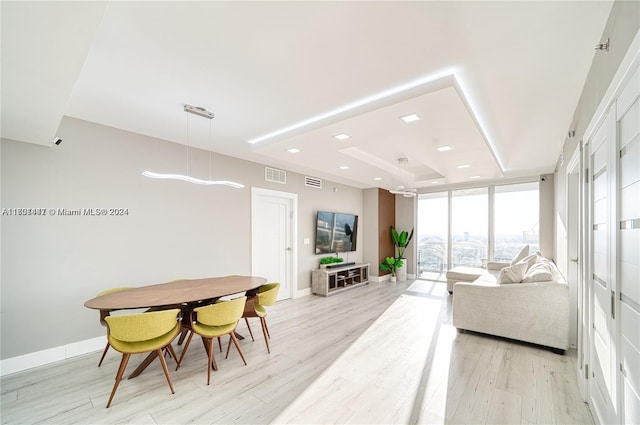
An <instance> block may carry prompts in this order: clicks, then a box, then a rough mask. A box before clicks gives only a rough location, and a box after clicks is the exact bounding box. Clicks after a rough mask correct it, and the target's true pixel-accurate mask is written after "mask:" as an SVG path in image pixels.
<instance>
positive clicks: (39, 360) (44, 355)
mask: <svg viewBox="0 0 640 425" xmlns="http://www.w3.org/2000/svg"><path fill="white" fill-rule="evenodd" d="M105 344H106V337H105V336H99V337H96V338H91V339H86V340H84V341H78V342H74V343H71V344H67V345H61V346H59V347H53V348H47V349H46V350H42V351H36V352H34V353H28V354H24V355H22V356H16V357H11V358H9V359H4V360H0V376H5V375H9V374H11V373H16V372H21V371H23V370H27V369H31V368H34V367H38V366H43V365H46V364H49V363H54V362H58V361H60V360H65V359H68V358H71V357H76V356H80V355H83V354H88V353H92V352H94V351H99V350H102V349H103V348H104V346H105Z"/></svg>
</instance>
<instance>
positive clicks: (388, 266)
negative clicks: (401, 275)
mask: <svg viewBox="0 0 640 425" xmlns="http://www.w3.org/2000/svg"><path fill="white" fill-rule="evenodd" d="M403 264H404V263H403V262H402V260H401V259H400V258H393V257H387V258H385V260H384V261H383V262H382V263H380V270H382V271H383V272H388V271H390V272H391V282H395V281H396V270H397V269H398V267H402V266H403Z"/></svg>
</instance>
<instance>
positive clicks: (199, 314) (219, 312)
mask: <svg viewBox="0 0 640 425" xmlns="http://www.w3.org/2000/svg"><path fill="white" fill-rule="evenodd" d="M246 301H247V297H239V298H235V299H233V300H230V301H218V302H216V303H214V304H210V305H207V306H203V307H197V308H194V309H193V312H192V313H191V317H190V319H189V321H188V322H186V321H183V326H185V325H186V326H188V328H189V330H190V331H191V332H190V333H189V338H187V342H186V343H185V344H184V348H183V349H182V353H181V354H180V360H178V366H177V367H176V370H178V368H179V367H180V364H181V363H182V359H183V358H184V355H185V354H186V353H187V349H188V348H189V344H190V343H191V338H193V334H194V333H196V334H198V335H200V336H201V337H202V338H203V339H204V341H205V342H206V344H205V347H206V348H207V353H208V354H209V362H208V366H207V385H209V383H210V382H211V365H212V364H213V367H214V369H216V370H217V369H218V367H217V365H216V361H215V358H214V356H213V340H214V339H216V338H220V337H221V336H224V335H229V345H228V346H227V355H226V356H225V358H227V357H229V349H230V348H231V342H232V341H233V343H234V345H235V346H236V348H237V349H238V353H240V357H241V358H242V361H243V362H244V364H245V366H246V365H247V361H246V360H245V358H244V354H242V350H241V349H240V345H239V344H238V340H237V339H236V336H235V334H234V331H235V329H236V327H237V326H238V322H239V321H240V318H241V317H242V312H243V311H244V304H245V302H246Z"/></svg>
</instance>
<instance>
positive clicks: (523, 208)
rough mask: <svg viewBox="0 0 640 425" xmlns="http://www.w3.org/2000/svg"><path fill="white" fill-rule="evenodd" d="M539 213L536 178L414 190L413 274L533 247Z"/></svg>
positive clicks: (504, 256) (508, 255)
mask: <svg viewBox="0 0 640 425" xmlns="http://www.w3.org/2000/svg"><path fill="white" fill-rule="evenodd" d="M539 216H540V208H539V187H538V182H537V181H535V182H528V183H518V184H510V185H500V186H487V187H479V188H472V189H458V190H448V191H441V192H432V193H424V194H421V195H419V197H418V214H417V217H418V228H417V244H418V247H417V248H418V249H417V254H418V259H417V261H418V270H417V271H418V277H425V276H427V274H428V273H430V272H438V273H441V272H443V271H446V270H448V269H450V268H452V267H455V266H470V267H483V266H485V265H486V263H487V261H510V260H511V259H512V258H513V257H514V255H515V254H516V253H518V251H520V249H521V248H522V247H523V246H525V245H529V247H530V251H531V252H535V251H538V250H539V246H540V243H539V234H538V222H539Z"/></svg>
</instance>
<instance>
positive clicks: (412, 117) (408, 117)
mask: <svg viewBox="0 0 640 425" xmlns="http://www.w3.org/2000/svg"><path fill="white" fill-rule="evenodd" d="M400 119H401V120H402V121H404V122H406V123H410V122H414V121H420V117H419V116H418V114H409V115H405V116H403V117H400Z"/></svg>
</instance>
